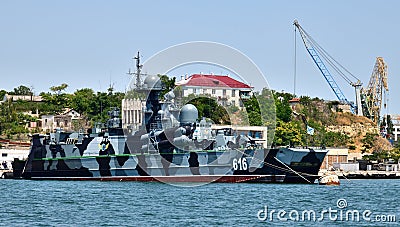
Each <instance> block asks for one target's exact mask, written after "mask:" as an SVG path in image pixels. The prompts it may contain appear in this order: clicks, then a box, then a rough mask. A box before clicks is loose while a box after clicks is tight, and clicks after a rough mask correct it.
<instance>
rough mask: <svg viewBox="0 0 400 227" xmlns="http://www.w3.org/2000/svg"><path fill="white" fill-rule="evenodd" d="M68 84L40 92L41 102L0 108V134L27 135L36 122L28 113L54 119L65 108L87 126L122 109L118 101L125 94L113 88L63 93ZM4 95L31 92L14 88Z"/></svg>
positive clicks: (9, 103) (1, 106) (24, 88)
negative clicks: (78, 114) (112, 108)
mask: <svg viewBox="0 0 400 227" xmlns="http://www.w3.org/2000/svg"><path fill="white" fill-rule="evenodd" d="M67 87H68V85H67V84H61V85H60V86H53V87H51V88H50V91H51V92H46V93H45V92H42V93H40V95H41V96H42V98H43V102H30V101H25V100H17V101H14V102H12V101H11V100H8V101H6V102H4V103H3V104H2V105H0V134H1V135H6V136H7V137H9V138H10V137H11V135H21V134H25V133H28V129H27V128H26V125H27V124H28V123H29V122H32V121H33V122H34V121H37V120H38V119H36V118H34V117H32V116H30V115H28V113H39V114H40V115H43V114H48V115H57V114H61V113H63V111H64V110H65V108H72V109H74V110H76V111H77V112H79V113H81V114H82V115H83V116H84V118H86V119H87V120H88V121H89V122H90V123H92V124H93V123H94V122H105V121H106V120H107V119H108V115H107V111H109V110H111V107H118V108H121V101H122V99H123V98H124V96H125V94H124V93H121V92H115V93H114V92H113V90H112V88H111V89H109V90H108V92H97V93H95V92H94V91H93V90H92V89H90V88H83V89H79V90H76V91H75V92H74V93H73V94H67V93H65V89H66V88H67ZM5 93H8V94H13V95H32V91H31V89H30V88H28V87H25V86H23V85H21V86H19V87H17V88H14V91H12V92H6V91H0V95H1V94H2V96H4V94H5Z"/></svg>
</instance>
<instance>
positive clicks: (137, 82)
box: [127, 51, 143, 88]
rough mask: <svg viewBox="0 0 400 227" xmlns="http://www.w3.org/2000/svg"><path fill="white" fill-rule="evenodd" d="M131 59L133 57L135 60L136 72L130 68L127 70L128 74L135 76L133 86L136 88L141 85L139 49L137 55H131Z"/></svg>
mask: <svg viewBox="0 0 400 227" xmlns="http://www.w3.org/2000/svg"><path fill="white" fill-rule="evenodd" d="M133 59H135V60H136V72H134V73H133V72H131V69H129V71H128V73H127V74H128V75H135V76H136V83H135V86H136V87H137V88H140V87H141V86H142V79H141V76H142V75H143V74H142V73H141V69H142V67H143V65H141V64H140V54H139V51H138V52H137V55H136V57H133Z"/></svg>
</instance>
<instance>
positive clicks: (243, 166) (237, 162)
mask: <svg viewBox="0 0 400 227" xmlns="http://www.w3.org/2000/svg"><path fill="white" fill-rule="evenodd" d="M232 167H233V169H234V170H247V160H246V159H245V158H239V159H237V158H234V159H233V161H232Z"/></svg>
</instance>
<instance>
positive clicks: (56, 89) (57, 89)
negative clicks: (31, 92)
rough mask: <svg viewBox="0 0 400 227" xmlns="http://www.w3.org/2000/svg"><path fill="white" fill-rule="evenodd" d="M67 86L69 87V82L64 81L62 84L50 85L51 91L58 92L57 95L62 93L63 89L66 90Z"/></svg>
mask: <svg viewBox="0 0 400 227" xmlns="http://www.w3.org/2000/svg"><path fill="white" fill-rule="evenodd" d="M67 88H68V84H66V83H63V84H61V85H59V86H52V87H50V91H52V92H54V93H56V94H57V95H60V93H61V92H62V91H65V89H67Z"/></svg>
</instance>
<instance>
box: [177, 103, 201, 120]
mask: <svg viewBox="0 0 400 227" xmlns="http://www.w3.org/2000/svg"><path fill="white" fill-rule="evenodd" d="M198 116H199V111H198V110H197V108H196V107H195V106H194V105H192V104H186V105H184V106H183V107H182V109H181V112H180V113H179V121H180V122H181V124H186V123H193V122H196V120H197V118H198Z"/></svg>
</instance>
